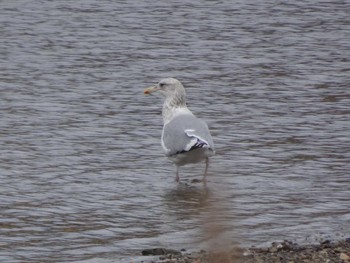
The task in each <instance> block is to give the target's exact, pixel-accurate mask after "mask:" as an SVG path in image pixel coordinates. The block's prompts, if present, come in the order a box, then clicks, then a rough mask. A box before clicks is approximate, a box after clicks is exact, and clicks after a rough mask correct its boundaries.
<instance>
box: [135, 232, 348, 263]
mask: <svg viewBox="0 0 350 263" xmlns="http://www.w3.org/2000/svg"><path fill="white" fill-rule="evenodd" d="M142 255H143V261H142V262H144V263H256V262H259V263H264V262H269V263H274V262H276V263H277V262H278V263H282V262H283V263H284V262H286V263H298V262H304V263H309V262H310V263H311V262H317V263H323V262H325V263H348V262H349V263H350V238H346V239H342V240H339V241H330V240H325V241H322V242H321V243H319V244H310V245H298V244H297V243H293V242H291V241H287V240H286V241H283V242H273V243H272V244H271V245H270V246H269V247H265V248H256V247H250V248H239V247H236V248H232V249H231V250H230V251H215V252H208V251H204V250H201V251H199V252H191V253H187V252H186V251H178V250H173V249H166V248H153V249H145V250H143V251H142ZM148 259H149V261H148Z"/></svg>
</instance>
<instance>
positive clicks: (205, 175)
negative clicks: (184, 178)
mask: <svg viewBox="0 0 350 263" xmlns="http://www.w3.org/2000/svg"><path fill="white" fill-rule="evenodd" d="M208 166H209V158H206V159H205V171H204V176H203V183H204V184H207V172H208Z"/></svg>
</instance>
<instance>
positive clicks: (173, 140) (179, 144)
mask: <svg viewBox="0 0 350 263" xmlns="http://www.w3.org/2000/svg"><path fill="white" fill-rule="evenodd" d="M162 146H163V148H164V151H165V153H166V155H167V156H171V155H174V154H178V153H183V152H187V151H191V150H194V149H197V148H211V149H212V150H214V143H213V139H212V138H211V135H210V132H209V129H208V126H207V124H206V123H205V122H204V121H202V120H200V119H197V118H196V117H195V116H193V115H190V114H188V115H187V114H186V115H185V114H183V115H179V116H177V117H175V118H174V119H173V120H171V121H170V122H169V123H167V124H165V125H164V128H163V134H162Z"/></svg>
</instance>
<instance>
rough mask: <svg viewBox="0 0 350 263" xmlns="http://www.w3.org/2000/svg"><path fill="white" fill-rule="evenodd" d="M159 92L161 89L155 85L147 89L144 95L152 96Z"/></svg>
mask: <svg viewBox="0 0 350 263" xmlns="http://www.w3.org/2000/svg"><path fill="white" fill-rule="evenodd" d="M157 90H159V87H158V86H157V85H155V86H151V87H148V88H145V90H144V91H143V93H144V94H151V93H153V92H156V91H157Z"/></svg>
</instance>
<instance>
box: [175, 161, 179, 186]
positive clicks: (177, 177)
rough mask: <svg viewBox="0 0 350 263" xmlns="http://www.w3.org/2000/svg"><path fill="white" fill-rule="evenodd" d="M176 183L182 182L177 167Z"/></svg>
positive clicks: (177, 167)
mask: <svg viewBox="0 0 350 263" xmlns="http://www.w3.org/2000/svg"><path fill="white" fill-rule="evenodd" d="M175 181H176V182H177V183H178V182H180V176H179V166H177V165H176V177H175Z"/></svg>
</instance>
